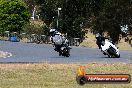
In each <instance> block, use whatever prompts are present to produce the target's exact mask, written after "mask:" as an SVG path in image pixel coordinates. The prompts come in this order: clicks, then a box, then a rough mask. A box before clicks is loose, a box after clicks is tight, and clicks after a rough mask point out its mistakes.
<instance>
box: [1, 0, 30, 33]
mask: <svg viewBox="0 0 132 88" xmlns="http://www.w3.org/2000/svg"><path fill="white" fill-rule="evenodd" d="M29 18H30V14H29V11H28V7H27V5H26V4H25V3H24V2H23V1H22V0H0V31H1V32H4V31H10V32H20V31H21V30H22V28H23V26H24V25H25V24H26V23H27V22H29Z"/></svg>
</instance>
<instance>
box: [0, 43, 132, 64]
mask: <svg viewBox="0 0 132 88" xmlns="http://www.w3.org/2000/svg"><path fill="white" fill-rule="evenodd" d="M0 51H3V52H9V53H11V54H12V56H10V57H7V58H3V57H0V63H57V64H60V63H61V64H63V63H64V64H74V63H91V62H94V63H96V62H103V63H132V51H120V54H121V58H108V57H107V56H105V55H103V54H102V53H101V52H100V50H99V49H92V48H85V47H72V49H71V52H70V53H71V56H70V57H68V58H67V57H63V56H59V55H58V53H57V52H55V51H54V48H53V46H52V45H48V44H33V43H20V42H8V41H0Z"/></svg>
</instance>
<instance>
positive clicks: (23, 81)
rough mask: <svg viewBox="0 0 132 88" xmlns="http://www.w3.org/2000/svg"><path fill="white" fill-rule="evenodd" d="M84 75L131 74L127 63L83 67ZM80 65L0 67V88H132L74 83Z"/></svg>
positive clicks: (130, 66)
mask: <svg viewBox="0 0 132 88" xmlns="http://www.w3.org/2000/svg"><path fill="white" fill-rule="evenodd" d="M82 66H83V67H84V68H85V69H86V73H87V74H110V73H112V74H130V75H132V65H130V64H101V63H100V64H94V63H93V64H92V63H91V64H83V65H82ZM78 68H79V64H70V65H66V64H64V65H62V64H0V88H132V83H130V84H86V85H84V86H80V85H78V84H77V83H76V73H77V69H78Z"/></svg>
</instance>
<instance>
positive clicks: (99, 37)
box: [95, 33, 106, 49]
mask: <svg viewBox="0 0 132 88" xmlns="http://www.w3.org/2000/svg"><path fill="white" fill-rule="evenodd" d="M95 37H96V39H97V41H96V44H97V45H98V47H99V49H101V45H104V44H103V43H104V41H105V39H106V38H105V37H103V36H102V35H101V34H100V33H97V34H96V35H95Z"/></svg>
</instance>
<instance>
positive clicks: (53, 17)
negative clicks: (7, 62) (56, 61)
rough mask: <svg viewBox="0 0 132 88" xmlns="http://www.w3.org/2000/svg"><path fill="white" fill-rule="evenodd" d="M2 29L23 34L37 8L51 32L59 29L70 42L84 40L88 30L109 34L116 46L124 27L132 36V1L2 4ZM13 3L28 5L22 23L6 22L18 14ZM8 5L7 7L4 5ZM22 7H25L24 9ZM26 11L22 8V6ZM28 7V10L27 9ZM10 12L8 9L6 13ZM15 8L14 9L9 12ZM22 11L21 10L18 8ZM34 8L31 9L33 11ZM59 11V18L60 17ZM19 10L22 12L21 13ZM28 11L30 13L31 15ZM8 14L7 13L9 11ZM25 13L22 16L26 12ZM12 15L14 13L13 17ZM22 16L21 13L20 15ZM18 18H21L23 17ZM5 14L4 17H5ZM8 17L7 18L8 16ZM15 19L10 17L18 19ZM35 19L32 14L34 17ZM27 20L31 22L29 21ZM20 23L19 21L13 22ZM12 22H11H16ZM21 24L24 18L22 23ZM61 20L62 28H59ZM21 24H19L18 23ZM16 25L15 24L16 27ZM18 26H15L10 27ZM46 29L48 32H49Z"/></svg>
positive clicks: (36, 0)
mask: <svg viewBox="0 0 132 88" xmlns="http://www.w3.org/2000/svg"><path fill="white" fill-rule="evenodd" d="M0 1H1V2H0V22H1V23H0V29H1V30H3V29H4V30H12V31H14V30H19V29H21V27H22V25H24V23H25V21H26V22H28V21H27V20H28V19H29V18H30V17H29V14H28V11H30V13H31V12H32V9H33V7H34V6H37V13H38V14H40V18H41V19H42V21H43V22H44V23H45V24H46V27H47V28H56V29H57V30H58V31H61V32H63V33H67V34H68V37H69V38H71V37H72V38H73V37H78V38H81V39H82V40H83V38H84V35H85V32H86V31H85V29H87V28H90V29H91V30H92V31H93V33H97V32H99V33H103V32H108V34H109V35H110V36H111V38H112V39H113V40H114V41H115V42H116V41H118V39H119V35H120V34H122V31H121V26H124V25H128V31H129V32H132V0H127V1H126V0H0ZM8 1H10V2H12V3H13V2H19V1H21V2H25V3H26V5H25V4H23V5H24V6H23V7H24V8H20V9H21V10H22V11H23V13H25V14H26V15H24V14H23V16H25V17H24V19H23V16H22V20H23V21H24V22H23V21H17V23H14V22H6V21H7V20H9V18H8V19H7V18H6V15H7V14H14V11H16V9H14V11H13V8H15V7H13V5H15V4H12V7H11V6H10V7H9V6H8V5H9V4H8V5H7V4H6V3H7V2H8ZM4 2H6V3H4ZM15 6H16V5H15ZM20 6H21V5H20ZM21 7H22V6H21ZM27 7H28V8H27ZM3 8H7V9H3ZM9 8H12V9H9ZM16 8H18V7H16ZM29 8H30V9H29ZM58 8H61V10H59V17H58V11H57V10H58ZM20 9H19V10H20ZM27 9H28V11H27ZM6 10H7V11H8V10H9V11H8V12H7V11H6ZM22 11H21V12H22ZM11 12H12V13H11ZM18 12H19V11H18ZM18 12H16V13H15V15H16V14H18V15H20V16H21V13H18ZM3 14H4V15H3ZM5 14H6V15H5ZM15 15H12V16H10V15H9V16H10V17H14V16H15ZM30 16H31V14H30ZM25 18H27V19H25ZM12 19H14V20H16V18H12ZM14 20H10V21H14ZM18 20H20V18H19V19H18ZM57 20H58V27H57ZM19 22H20V23H21V24H18V23H19ZM13 23H14V24H13ZM5 24H6V25H8V26H6V27H4V25H5ZM9 25H14V26H9ZM46 27H44V29H46Z"/></svg>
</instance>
